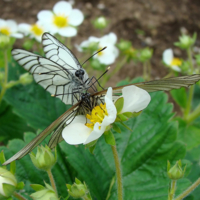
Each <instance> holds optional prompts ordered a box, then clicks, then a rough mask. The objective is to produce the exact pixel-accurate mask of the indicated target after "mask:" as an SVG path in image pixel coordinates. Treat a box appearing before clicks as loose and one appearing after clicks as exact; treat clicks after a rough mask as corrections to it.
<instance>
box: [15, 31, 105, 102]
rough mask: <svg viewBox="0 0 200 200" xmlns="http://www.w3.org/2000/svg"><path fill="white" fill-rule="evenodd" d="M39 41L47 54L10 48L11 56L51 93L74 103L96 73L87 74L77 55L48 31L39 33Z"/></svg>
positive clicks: (88, 86) (87, 87)
mask: <svg viewBox="0 0 200 200" xmlns="http://www.w3.org/2000/svg"><path fill="white" fill-rule="evenodd" d="M42 44H43V50H44V53H45V56H46V58H44V57H42V56H40V55H37V54H34V53H30V52H28V51H26V50H23V49H14V50H12V56H13V58H14V59H15V60H16V61H17V62H18V63H19V64H20V65H21V66H22V67H24V69H26V70H27V71H29V72H30V73H31V74H32V75H33V77H34V79H35V81H36V83H38V84H40V85H41V86H42V87H43V88H44V89H45V90H47V91H49V92H50V93H51V94H52V96H56V97H58V98H60V99H61V100H62V101H63V102H64V103H65V104H72V105H73V104H75V103H76V102H78V100H79V99H80V94H81V92H83V91H86V90H88V89H89V88H90V87H92V86H93V85H92V86H91V85H90V83H91V81H92V80H93V79H95V77H92V78H89V77H88V74H87V72H86V71H85V70H84V69H83V68H82V65H81V64H80V63H79V61H78V59H77V58H76V56H75V55H74V54H73V53H72V52H71V51H70V50H69V49H68V48H67V47H66V46H65V45H64V44H62V43H61V42H60V41H58V40H57V39H56V38H55V37H54V36H52V35H51V34H49V33H44V34H43V35H42ZM102 50H103V49H102ZM93 90H95V88H93Z"/></svg>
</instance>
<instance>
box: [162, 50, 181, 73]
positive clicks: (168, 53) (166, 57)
mask: <svg viewBox="0 0 200 200" xmlns="http://www.w3.org/2000/svg"><path fill="white" fill-rule="evenodd" d="M163 62H164V63H165V64H166V65H167V66H169V67H171V68H172V69H173V70H174V71H177V72H180V71H181V68H180V66H181V64H182V62H181V60H180V59H179V58H175V57H174V54H173V51H172V49H166V50H165V51H164V52H163Z"/></svg>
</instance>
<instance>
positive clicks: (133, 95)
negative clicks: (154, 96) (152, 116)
mask: <svg viewBox="0 0 200 200" xmlns="http://www.w3.org/2000/svg"><path fill="white" fill-rule="evenodd" d="M122 97H123V98H124V107H123V108H122V111H121V112H120V113H124V112H139V111H141V110H143V109H144V108H146V107H147V106H148V104H149V102H150V100H151V97H150V95H149V93H148V92H147V91H145V90H143V89H141V88H138V87H136V86H134V85H131V86H126V87H124V88H123V89H122Z"/></svg>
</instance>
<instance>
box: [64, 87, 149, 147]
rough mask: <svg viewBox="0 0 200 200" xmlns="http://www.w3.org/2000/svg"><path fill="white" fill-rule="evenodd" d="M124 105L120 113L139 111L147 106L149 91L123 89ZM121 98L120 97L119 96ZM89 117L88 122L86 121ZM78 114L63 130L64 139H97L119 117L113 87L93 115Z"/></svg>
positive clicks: (78, 140) (72, 142)
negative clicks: (113, 96)
mask: <svg viewBox="0 0 200 200" xmlns="http://www.w3.org/2000/svg"><path fill="white" fill-rule="evenodd" d="M121 97H123V98H124V106H123V109H122V111H121V112H120V113H124V112H139V111H141V110H143V109H144V108H146V107H147V105H148V104H149V102H150V100H151V97H150V95H149V93H148V92H146V91H145V90H143V89H140V88H138V87H136V86H133V85H132V86H127V87H124V88H123V89H122V96H121ZM119 98H120V97H119ZM86 117H87V123H86ZM86 117H85V116H84V115H78V116H76V117H75V119H74V120H73V122H72V123H71V124H69V125H68V126H66V127H65V128H64V130H63V132H62V137H63V139H64V140H65V141H66V142H67V143H69V144H73V145H75V144H82V143H83V144H88V143H90V142H92V141H94V140H97V139H98V138H99V137H101V135H102V134H103V133H104V132H105V131H106V128H107V127H108V126H109V125H110V124H112V123H113V122H114V121H115V119H116V117H117V110H116V107H115V105H114V103H113V100H112V88H111V87H110V88H108V91H107V94H106V96H105V104H104V105H103V104H101V105H100V106H96V107H95V108H94V109H93V110H92V112H91V115H87V116H86Z"/></svg>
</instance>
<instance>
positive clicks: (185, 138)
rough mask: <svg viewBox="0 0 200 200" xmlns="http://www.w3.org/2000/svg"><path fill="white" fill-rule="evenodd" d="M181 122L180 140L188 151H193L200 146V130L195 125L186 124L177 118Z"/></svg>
mask: <svg viewBox="0 0 200 200" xmlns="http://www.w3.org/2000/svg"><path fill="white" fill-rule="evenodd" d="M175 120H177V121H178V122H179V131H178V139H179V140H180V141H182V142H183V143H185V145H186V148H187V150H191V149H193V148H195V147H197V146H198V145H200V128H199V127H196V126H195V125H188V124H186V122H185V121H184V120H183V119H181V118H179V117H177V118H175Z"/></svg>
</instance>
